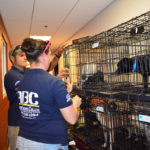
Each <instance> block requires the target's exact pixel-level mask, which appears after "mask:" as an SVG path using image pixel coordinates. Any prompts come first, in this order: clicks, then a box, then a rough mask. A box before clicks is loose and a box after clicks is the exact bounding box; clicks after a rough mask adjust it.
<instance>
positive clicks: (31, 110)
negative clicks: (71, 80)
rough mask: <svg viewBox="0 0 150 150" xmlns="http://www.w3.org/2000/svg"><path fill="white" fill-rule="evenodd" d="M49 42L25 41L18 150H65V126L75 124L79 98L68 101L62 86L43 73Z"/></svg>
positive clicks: (67, 95) (28, 39)
mask: <svg viewBox="0 0 150 150" xmlns="http://www.w3.org/2000/svg"><path fill="white" fill-rule="evenodd" d="M49 45H50V43H49V42H44V41H42V40H34V39H31V38H26V39H24V41H23V43H22V50H23V51H24V52H25V54H26V57H27V60H28V61H29V63H30V70H27V71H26V74H25V76H24V78H23V80H22V81H21V83H20V84H19V87H18V99H19V109H20V111H21V118H20V131H19V135H18V139H17V148H18V150H22V149H28V150H35V149H36V150H58V149H62V150H68V146H67V145H68V136H67V123H70V124H75V123H76V121H77V119H78V115H79V114H78V111H77V108H78V107H80V105H81V98H79V97H78V96H76V97H75V98H73V99H71V97H70V95H69V93H68V92H67V90H66V86H65V84H64V82H63V81H62V80H61V79H59V78H58V77H55V76H52V75H51V74H49V73H48V72H47V71H46V70H47V69H48V67H49V63H50V51H49Z"/></svg>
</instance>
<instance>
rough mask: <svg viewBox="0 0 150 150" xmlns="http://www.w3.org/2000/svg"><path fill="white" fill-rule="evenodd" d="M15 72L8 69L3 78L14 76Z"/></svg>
mask: <svg viewBox="0 0 150 150" xmlns="http://www.w3.org/2000/svg"><path fill="white" fill-rule="evenodd" d="M15 75H16V72H15V71H14V70H13V69H10V70H9V71H8V72H7V73H6V74H5V77H12V76H15Z"/></svg>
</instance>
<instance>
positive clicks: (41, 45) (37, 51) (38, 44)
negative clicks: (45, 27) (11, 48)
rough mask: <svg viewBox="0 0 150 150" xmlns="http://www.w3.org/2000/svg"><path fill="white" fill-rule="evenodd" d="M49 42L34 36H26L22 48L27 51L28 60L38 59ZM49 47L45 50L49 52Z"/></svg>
mask: <svg viewBox="0 0 150 150" xmlns="http://www.w3.org/2000/svg"><path fill="white" fill-rule="evenodd" d="M46 45H47V42H45V41H42V40H35V39H32V38H26V39H24V40H23V42H22V45H21V49H22V51H24V52H25V54H26V57H27V59H28V61H31V62H32V61H37V59H38V57H39V56H40V55H41V54H42V53H43V51H44V49H45V47H46ZM48 52H49V49H47V50H46V51H45V53H46V54H47V53H48Z"/></svg>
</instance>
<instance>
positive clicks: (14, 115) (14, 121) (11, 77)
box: [4, 66, 24, 126]
mask: <svg viewBox="0 0 150 150" xmlns="http://www.w3.org/2000/svg"><path fill="white" fill-rule="evenodd" d="M23 75H24V72H21V71H20V70H18V69H17V68H15V67H14V66H13V67H12V68H11V69H10V70H9V71H8V72H7V73H6V74H5V77H4V86H5V89H6V93H7V96H8V100H9V104H10V105H9V110H8V125H9V126H19V118H20V110H19V108H18V98H17V93H16V92H17V89H16V88H17V87H18V85H19V83H20V81H21V80H22V79H23Z"/></svg>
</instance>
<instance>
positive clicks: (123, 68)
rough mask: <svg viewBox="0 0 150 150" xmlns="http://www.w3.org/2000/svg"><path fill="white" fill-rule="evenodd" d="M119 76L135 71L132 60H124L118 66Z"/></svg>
mask: <svg viewBox="0 0 150 150" xmlns="http://www.w3.org/2000/svg"><path fill="white" fill-rule="evenodd" d="M117 67H118V68H117V70H116V73H117V74H123V73H129V72H131V71H132V70H133V61H132V60H131V59H130V58H123V59H121V60H120V61H119V62H118V64H117Z"/></svg>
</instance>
